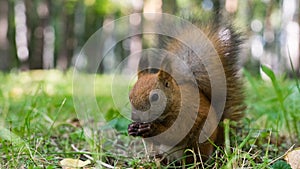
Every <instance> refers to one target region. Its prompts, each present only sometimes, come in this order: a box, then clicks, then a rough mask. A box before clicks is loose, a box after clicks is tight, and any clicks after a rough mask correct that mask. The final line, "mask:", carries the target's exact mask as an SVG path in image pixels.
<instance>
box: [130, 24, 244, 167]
mask: <svg viewBox="0 0 300 169" xmlns="http://www.w3.org/2000/svg"><path fill="white" fill-rule="evenodd" d="M193 24H195V23H193ZM181 26H182V25H181ZM196 27H197V28H199V29H200V30H201V31H202V33H203V36H202V35H201V36H197V35H199V34H201V33H199V32H197V31H196V30H194V28H191V27H189V26H182V29H181V31H179V32H178V33H179V34H178V36H177V37H176V38H173V39H172V38H169V37H168V38H163V37H161V38H160V37H159V38H160V39H159V40H160V42H161V44H162V45H161V44H160V45H159V46H162V47H161V49H162V50H163V51H166V53H164V52H156V53H155V54H154V55H155V57H152V59H151V57H150V58H149V57H147V58H146V59H143V58H141V60H140V65H139V70H138V75H137V76H138V80H137V82H136V83H135V84H134V86H133V88H132V89H131V91H130V93H129V100H130V103H131V106H132V114H131V118H132V120H133V122H132V123H131V124H129V126H128V134H129V135H130V136H134V137H137V136H140V137H143V138H144V139H145V140H146V142H150V143H152V144H153V145H154V146H156V149H157V150H156V151H158V152H157V153H158V154H159V155H163V157H166V159H168V161H169V162H170V161H174V160H178V159H182V158H184V157H186V159H185V160H186V161H185V162H186V163H193V162H195V161H197V162H199V161H200V159H199V158H201V160H202V161H205V160H207V159H208V158H209V156H210V155H211V154H212V153H213V151H214V146H215V145H214V143H215V144H217V145H220V144H222V142H223V141H224V136H223V135H224V133H223V128H222V125H220V124H219V123H220V122H222V121H223V120H224V119H230V120H233V121H238V120H240V119H241V118H242V117H243V111H244V109H245V108H246V106H245V104H244V92H243V81H242V78H241V75H240V66H239V63H238V62H239V54H240V53H241V45H242V44H243V40H242V38H241V35H240V33H237V32H236V31H235V30H234V29H233V27H232V26H231V25H230V24H226V26H219V25H217V26H215V25H214V24H209V25H208V26H202V25H197V24H196ZM170 53H171V54H170ZM166 55H168V56H166ZM175 58H176V59H175ZM149 60H150V61H149ZM151 60H152V62H159V65H158V66H153V67H151ZM222 78H223V80H222ZM201 133H202V134H201ZM201 138H204V140H202V141H201ZM187 152H194V153H195V154H196V155H197V158H195V157H194V156H193V155H192V156H188V155H187V154H188V153H187ZM198 157H199V158H198Z"/></svg>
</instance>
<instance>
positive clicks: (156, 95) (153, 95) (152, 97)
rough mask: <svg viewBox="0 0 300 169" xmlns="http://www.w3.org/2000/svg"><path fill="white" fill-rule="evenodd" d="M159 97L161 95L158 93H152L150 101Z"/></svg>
mask: <svg viewBox="0 0 300 169" xmlns="http://www.w3.org/2000/svg"><path fill="white" fill-rule="evenodd" d="M158 99H159V96H158V94H157V93H153V94H152V95H151V97H150V101H151V102H155V101H157V100H158Z"/></svg>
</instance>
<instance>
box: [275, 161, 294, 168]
mask: <svg viewBox="0 0 300 169" xmlns="http://www.w3.org/2000/svg"><path fill="white" fill-rule="evenodd" d="M271 168H272V169H292V168H291V166H290V165H289V164H287V163H286V162H285V161H282V160H278V161H276V162H275V163H274V164H273V165H272V166H271Z"/></svg>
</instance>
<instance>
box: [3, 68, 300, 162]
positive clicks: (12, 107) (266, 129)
mask: <svg viewBox="0 0 300 169" xmlns="http://www.w3.org/2000/svg"><path fill="white" fill-rule="evenodd" d="M263 69H264V71H265V72H266V74H268V75H269V77H270V79H271V82H268V81H263V80H261V79H258V78H256V77H252V76H250V75H246V82H247V92H246V93H247V101H246V102H247V104H248V109H247V112H246V117H245V118H244V120H243V121H242V124H238V123H233V122H230V121H226V122H224V124H223V125H224V128H225V136H226V137H225V149H223V148H221V147H216V152H215V154H214V155H213V156H212V157H213V158H212V159H211V160H209V161H208V162H207V163H204V164H203V166H204V167H205V168H213V167H215V168H239V167H252V168H270V167H273V168H276V167H277V168H278V166H284V165H285V164H283V162H278V163H277V162H276V163H274V164H273V165H272V166H271V164H270V162H271V161H273V160H274V159H276V158H277V157H279V156H281V155H283V154H284V153H285V151H286V150H287V149H289V146H290V145H291V144H290V143H291V142H292V140H291V139H290V138H289V137H286V132H285V130H284V129H285V127H286V122H285V120H284V118H283V114H282V112H283V110H282V107H281V106H278V105H280V97H281V99H282V100H281V101H283V106H284V108H285V109H286V111H287V112H288V118H289V120H290V121H289V122H290V127H291V130H292V131H295V127H299V126H297V125H296V126H295V125H294V124H296V123H297V122H298V121H299V120H300V116H299V113H297V112H298V111H297V110H299V105H298V104H296V103H298V102H299V92H297V91H298V90H297V88H296V86H295V82H293V81H289V80H284V79H283V78H279V77H276V76H275V75H274V73H273V72H272V71H271V70H269V69H267V68H265V67H264V68H263ZM0 80H1V82H2V83H1V84H0V122H1V123H0V124H1V126H0V156H1V157H4V158H3V160H1V161H0V167H1V168H22V167H26V168H37V167H38V168H39V167H42V168H43V167H44V168H58V167H59V165H58V162H59V161H60V160H61V159H63V158H79V157H82V154H85V155H89V156H91V157H93V159H94V160H93V164H97V161H99V160H101V161H102V162H105V163H106V164H109V165H112V166H114V167H117V166H121V167H136V168H138V167H141V166H142V167H144V168H157V167H158V166H160V167H162V168H164V167H168V166H165V165H164V164H162V163H160V162H158V161H155V160H154V158H153V157H151V156H150V155H149V154H147V153H146V151H145V149H144V144H143V142H141V139H133V138H132V137H129V136H127V132H126V130H127V126H128V124H129V123H130V121H129V120H128V119H126V118H125V117H123V116H122V114H123V113H124V112H120V111H123V110H118V109H116V108H115V107H114V103H113V100H112V98H111V93H110V90H109V89H110V87H111V80H112V77H111V76H108V75H96V76H95V86H96V90H95V92H96V98H97V102H98V103H99V108H100V111H101V112H94V113H95V114H94V115H95V117H101V116H99V114H101V113H103V114H102V115H103V116H102V117H104V119H103V120H104V121H103V122H104V123H105V124H102V123H103V122H97V121H96V120H95V119H90V120H89V121H88V124H91V125H95V126H98V127H95V128H93V131H92V133H93V134H92V135H91V136H88V137H87V135H86V134H85V132H84V129H83V127H84V125H85V124H84V123H82V124H81V125H83V126H80V124H78V122H77V121H76V118H77V115H76V112H75V109H74V105H73V101H72V73H71V72H67V73H65V74H63V73H61V72H59V71H32V72H25V73H11V74H0ZM272 80H273V81H272ZM278 91H279V92H278ZM291 91H296V92H291ZM124 110H125V109H124ZM126 111H127V109H126ZM232 126H233V128H235V129H236V130H233V129H232ZM112 133H115V134H112ZM290 134H292V138H295V137H296V136H298V133H297V132H292V133H289V135H290ZM292 143H295V142H292ZM133 145H134V146H133ZM296 146H297V145H296ZM73 147H76V148H77V149H79V150H84V152H78V151H75V150H74V148H73ZM190 151H191V150H190ZM195 155H197V154H195ZM179 160H180V159H179ZM174 165H175V163H171V164H169V167H172V166H174Z"/></svg>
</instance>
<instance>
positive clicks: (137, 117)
mask: <svg viewBox="0 0 300 169" xmlns="http://www.w3.org/2000/svg"><path fill="white" fill-rule="evenodd" d="M131 120H133V121H135V122H141V119H140V117H139V115H138V113H137V112H136V111H134V110H133V111H132V113H131Z"/></svg>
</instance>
